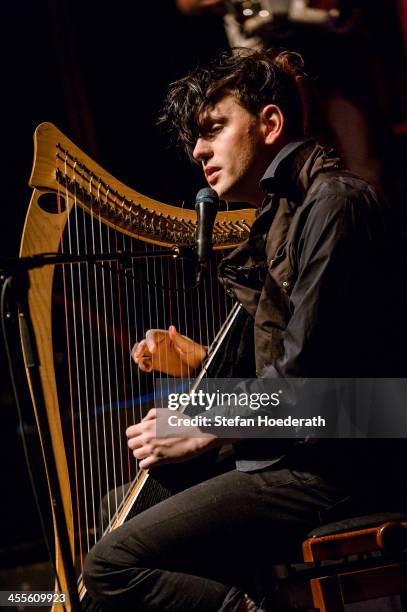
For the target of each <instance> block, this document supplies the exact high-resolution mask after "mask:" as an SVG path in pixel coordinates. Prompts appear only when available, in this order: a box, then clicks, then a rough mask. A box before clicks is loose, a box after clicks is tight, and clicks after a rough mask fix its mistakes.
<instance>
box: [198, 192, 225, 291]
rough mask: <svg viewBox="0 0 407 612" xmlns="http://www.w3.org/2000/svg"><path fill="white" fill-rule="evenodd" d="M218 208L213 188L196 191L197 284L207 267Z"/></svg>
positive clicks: (217, 200) (217, 199) (216, 196)
mask: <svg viewBox="0 0 407 612" xmlns="http://www.w3.org/2000/svg"><path fill="white" fill-rule="evenodd" d="M218 208H219V197H218V194H217V193H216V191H215V190H214V189H211V188H210V187H205V188H204V189H200V190H199V191H198V193H197V195H196V198H195V210H196V215H197V228H196V256H197V259H198V265H199V269H198V272H197V275H196V283H197V284H199V283H200V282H201V281H202V278H203V275H204V273H205V271H206V269H207V267H208V259H209V255H210V252H211V250H212V231H213V224H214V223H215V217H216V213H217V212H218Z"/></svg>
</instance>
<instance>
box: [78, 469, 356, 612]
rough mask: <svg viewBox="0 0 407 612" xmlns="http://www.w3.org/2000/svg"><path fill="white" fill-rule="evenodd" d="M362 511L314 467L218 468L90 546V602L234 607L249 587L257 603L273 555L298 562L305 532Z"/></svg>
mask: <svg viewBox="0 0 407 612" xmlns="http://www.w3.org/2000/svg"><path fill="white" fill-rule="evenodd" d="M358 497H359V496H358ZM360 499H361V496H360ZM359 510H360V503H358V499H355V495H353V494H351V493H350V492H349V491H348V490H346V488H344V487H343V485H340V486H339V485H338V484H333V483H332V482H329V481H328V480H327V479H326V478H324V477H322V476H319V475H316V474H314V473H310V472H301V471H298V470H296V469H289V468H287V467H286V468H280V469H267V470H264V471H261V472H256V473H245V472H238V471H236V470H233V471H231V472H228V473H226V474H222V475H220V476H217V477H215V478H212V479H210V480H208V481H206V482H203V483H201V484H199V485H197V486H194V487H192V488H190V489H188V490H186V491H184V492H182V493H178V494H177V495H174V496H173V497H172V498H170V499H167V500H166V501H164V502H161V503H159V504H157V505H156V506H154V507H152V508H150V509H149V510H147V511H145V512H142V513H141V514H139V515H138V516H136V517H135V518H133V519H131V520H129V521H128V522H127V523H125V524H124V525H123V526H121V527H119V528H118V529H116V530H114V531H113V532H111V533H109V534H108V535H106V536H105V537H104V538H103V539H102V540H101V541H100V542H98V543H97V544H96V545H95V546H94V548H93V549H92V550H91V551H90V553H89V555H88V557H87V559H86V562H85V571H84V580H85V584H86V586H87V589H88V592H89V594H90V597H91V600H92V601H93V602H94V603H93V604H91V608H93V609H99V610H137V611H143V610H157V611H160V612H165V611H167V610H168V611H171V612H192V611H194V612H211V611H216V610H222V611H225V612H226V611H228V612H232V611H235V610H237V608H238V607H239V604H240V601H241V599H242V597H243V594H244V593H249V594H250V595H251V596H252V597H253V598H255V599H257V601H259V598H260V596H261V594H262V593H264V591H265V589H267V585H268V587H269V586H270V567H271V565H272V564H273V563H275V562H280V561H281V562H283V561H285V560H291V561H294V560H295V559H297V560H300V558H301V548H300V546H301V542H302V540H303V539H304V537H305V536H306V534H307V532H308V531H310V530H311V529H313V528H314V527H316V526H318V525H320V524H323V523H326V522H329V520H331V519H332V520H336V519H338V518H343V517H346V516H351V515H353V514H356V513H358V511H359Z"/></svg>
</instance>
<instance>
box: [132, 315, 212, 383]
mask: <svg viewBox="0 0 407 612" xmlns="http://www.w3.org/2000/svg"><path fill="white" fill-rule="evenodd" d="M206 353H207V349H206V347H204V346H201V345H200V344H198V343H197V342H194V341H193V340H191V339H190V338H187V337H186V336H182V335H181V334H179V333H178V332H177V330H176V328H175V327H174V325H170V327H169V329H168V331H166V330H165V329H149V330H148V332H147V333H146V337H145V338H144V339H143V340H141V342H137V343H136V344H135V345H134V346H133V348H132V351H131V355H132V357H133V359H134V361H135V362H136V363H137V365H138V367H139V368H140V370H143V372H152V371H153V370H158V371H159V372H164V373H165V374H170V376H185V377H187V376H191V375H193V374H194V372H195V370H196V369H197V368H198V367H199V366H200V365H201V364H202V362H203V360H204V359H205V357H206Z"/></svg>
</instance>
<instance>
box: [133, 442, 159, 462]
mask: <svg viewBox="0 0 407 612" xmlns="http://www.w3.org/2000/svg"><path fill="white" fill-rule="evenodd" d="M150 455H153V456H154V453H152V452H151V446H150V445H149V444H146V445H144V446H142V447H140V448H135V449H133V457H134V458H135V459H138V460H142V459H146V458H147V457H150Z"/></svg>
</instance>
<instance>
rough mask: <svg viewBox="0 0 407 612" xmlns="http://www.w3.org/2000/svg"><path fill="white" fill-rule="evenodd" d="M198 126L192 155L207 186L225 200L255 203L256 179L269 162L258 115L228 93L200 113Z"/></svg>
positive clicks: (259, 197)
mask: <svg viewBox="0 0 407 612" xmlns="http://www.w3.org/2000/svg"><path fill="white" fill-rule="evenodd" d="M200 127H201V131H200V134H201V135H200V136H199V138H198V140H197V142H196V144H195V148H194V151H193V156H194V158H195V159H196V160H198V161H200V162H201V163H202V168H203V171H204V173H205V176H206V180H207V181H208V183H209V185H210V187H212V189H214V190H215V191H216V193H217V194H218V196H219V197H220V198H223V199H225V200H230V201H235V202H250V203H252V204H254V205H255V206H258V205H259V204H260V203H261V200H262V193H261V191H260V188H259V180H260V179H261V177H262V176H263V174H264V172H265V171H266V169H267V167H268V165H269V163H270V161H271V159H270V150H269V148H268V147H267V146H266V144H265V138H264V130H263V129H262V123H261V120H260V118H259V117H256V116H254V115H252V114H251V113H249V112H248V111H247V110H245V109H244V108H243V107H242V106H240V104H238V102H237V101H236V100H235V98H234V97H233V96H232V95H231V94H229V95H225V96H224V97H223V98H221V99H220V100H219V102H217V103H216V104H215V105H214V106H213V107H211V108H209V109H207V110H206V111H205V112H204V113H203V114H202V115H201V117H200Z"/></svg>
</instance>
